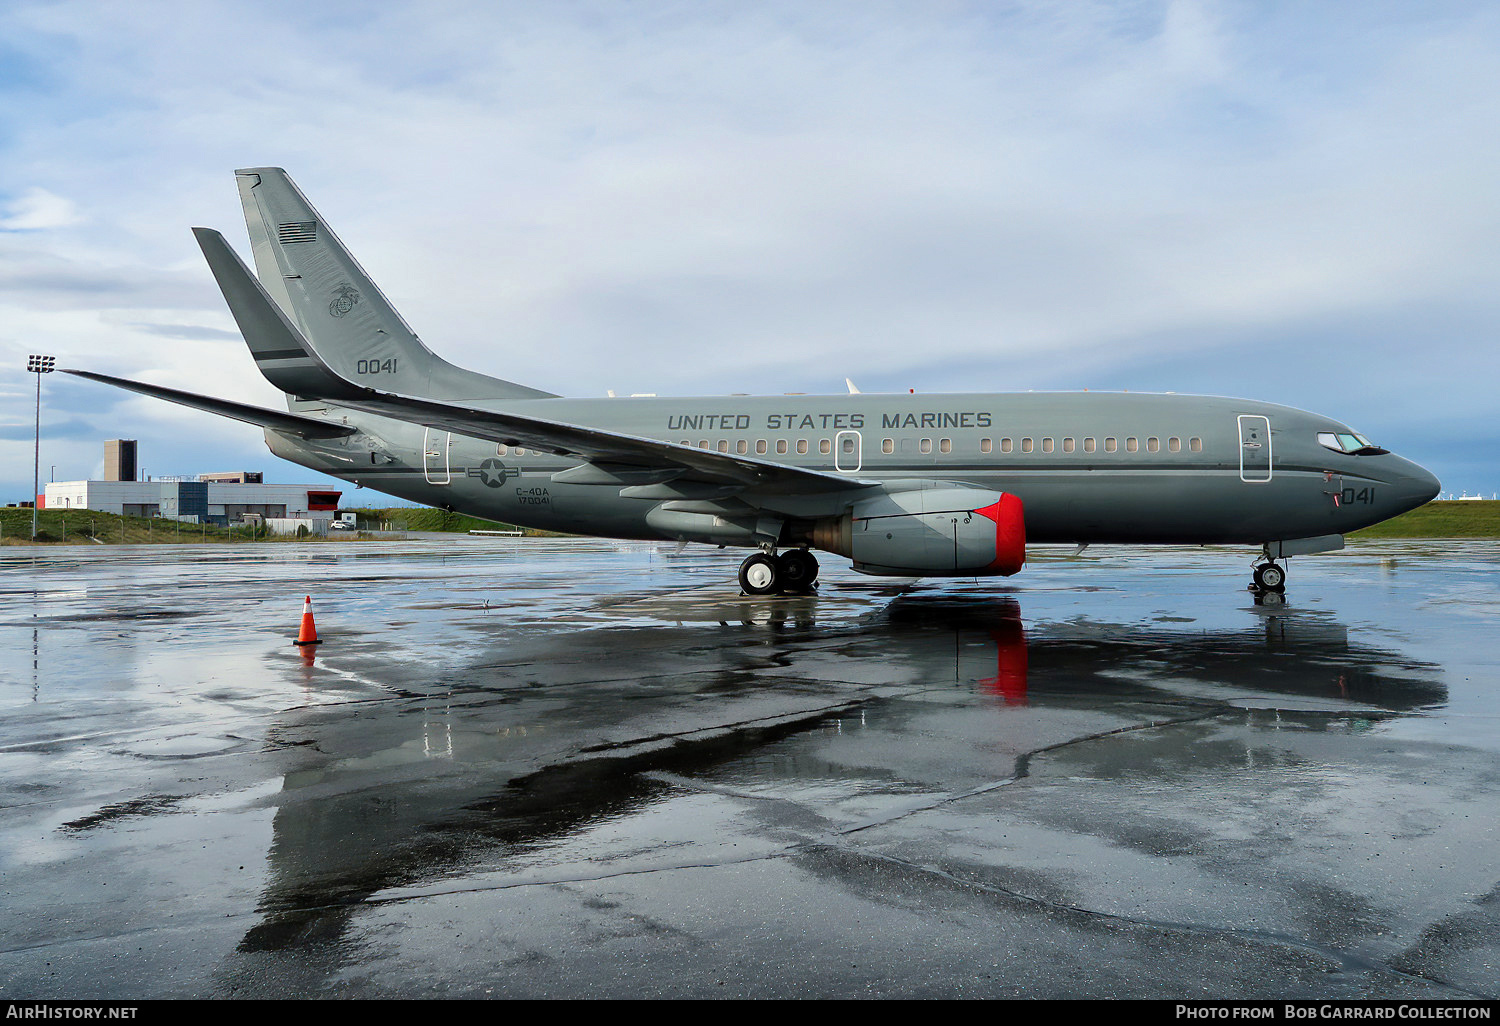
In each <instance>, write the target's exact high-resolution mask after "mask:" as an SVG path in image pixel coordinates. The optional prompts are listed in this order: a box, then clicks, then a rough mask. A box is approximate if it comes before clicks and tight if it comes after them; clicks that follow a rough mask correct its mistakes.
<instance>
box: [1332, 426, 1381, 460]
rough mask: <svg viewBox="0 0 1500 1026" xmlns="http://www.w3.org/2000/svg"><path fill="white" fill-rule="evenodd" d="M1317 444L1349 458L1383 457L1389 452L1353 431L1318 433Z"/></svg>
mask: <svg viewBox="0 0 1500 1026" xmlns="http://www.w3.org/2000/svg"><path fill="white" fill-rule="evenodd" d="M1318 444H1319V445H1321V446H1323V447H1324V448H1325V449H1332V450H1333V451H1334V452H1342V453H1348V454H1349V455H1350V456H1384V455H1385V454H1386V453H1388V452H1390V450H1389V449H1382V448H1381V447H1380V446H1378V445H1376V444H1375V443H1374V442H1372V441H1370V440H1369V439H1368V438H1366V437H1365V436H1364V435H1361V434H1359V433H1357V432H1354V431H1337V432H1335V431H1319V432H1318Z"/></svg>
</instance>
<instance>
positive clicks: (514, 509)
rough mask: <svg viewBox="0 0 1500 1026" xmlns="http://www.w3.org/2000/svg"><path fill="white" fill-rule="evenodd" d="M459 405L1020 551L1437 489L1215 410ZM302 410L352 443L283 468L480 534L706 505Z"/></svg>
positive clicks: (1375, 460) (1283, 412)
mask: <svg viewBox="0 0 1500 1026" xmlns="http://www.w3.org/2000/svg"><path fill="white" fill-rule="evenodd" d="M468 401H469V403H470V404H471V405H473V406H476V407H485V408H491V409H495V410H505V411H511V412H517V413H525V414H526V415H528V416H534V417H537V418H540V419H546V420H552V421H561V422H566V423H572V424H583V425H589V426H592V427H598V428H603V429H606V430H609V431H614V432H619V433H622V434H628V435H636V436H641V437H646V438H652V439H657V440H660V441H664V442H668V443H675V444H680V445H684V446H688V447H696V448H705V449H709V450H711V451H716V452H727V453H729V454H740V455H748V456H751V457H755V458H758V459H763V460H770V461H775V462H777V463H785V464H788V465H791V466H798V467H806V468H812V469H818V470H824V471H831V472H834V473H838V474H845V475H848V476H849V477H851V478H856V477H857V478H859V479H861V480H867V481H868V480H876V481H880V482H882V483H885V484H889V483H891V482H899V481H904V480H913V481H925V482H932V481H943V482H953V483H956V484H961V485H966V486H972V487H975V488H983V489H989V490H993V491H997V492H1005V493H1008V494H1014V495H1017V496H1019V497H1021V498H1022V499H1023V500H1024V503H1025V525H1026V537H1027V539H1028V540H1029V541H1032V542H1044V543H1045V542H1071V543H1108V542H1119V543H1170V544H1256V545H1259V544H1262V543H1265V542H1268V541H1273V540H1289V539H1299V538H1311V537H1318V536H1324V535H1339V534H1345V533H1347V532H1349V531H1353V530H1356V529H1358V528H1360V527H1365V526H1368V525H1370V524H1374V523H1378V522H1379V521H1382V520H1385V519H1387V518H1389V517H1392V516H1395V515H1397V514H1399V513H1401V512H1404V511H1406V510H1408V509H1411V508H1414V507H1415V506H1418V505H1421V504H1422V503H1423V502H1426V501H1427V500H1428V499H1430V498H1431V497H1432V495H1433V494H1435V492H1436V491H1437V481H1436V479H1435V478H1433V477H1432V475H1431V474H1429V473H1428V472H1427V471H1425V470H1423V469H1422V468H1421V467H1419V466H1417V465H1416V464H1414V463H1412V462H1410V461H1409V460H1405V459H1403V458H1401V457H1400V456H1396V455H1394V454H1391V453H1380V454H1374V455H1353V454H1350V453H1346V452H1339V451H1335V450H1333V449H1330V448H1328V447H1326V446H1324V445H1322V444H1320V443H1319V441H1318V435H1319V434H1320V433H1328V432H1348V431H1349V429H1348V428H1347V427H1346V426H1344V425H1342V424H1340V423H1339V422H1337V421H1334V420H1332V419H1330V418H1328V417H1324V416H1321V415H1318V414H1315V413H1309V412H1306V411H1303V410H1297V409H1293V408H1291V407H1287V406H1280V405H1275V404H1270V403H1262V402H1254V401H1250V400H1243V399H1231V398H1222V397H1216V396H1194V395H1174V394H1149V393H1111V392H1056V393H1049V392H1039V393H1015V394H948V395H899V394H898V395H878V394H856V395H832V396H806V395H788V396H779V397H778V396H769V397H767V396H729V397H710V398H657V397H642V398H629V399H625V398H620V399H565V398H555V399H530V400H521V401H517V400H502V401H493V402H491V403H485V402H484V401H483V400H473V399H470V400H468ZM298 408H299V410H300V412H303V413H310V414H313V415H319V416H328V417H332V418H335V419H346V420H347V422H348V423H349V424H351V425H356V426H359V427H360V428H361V430H360V432H359V433H358V434H355V435H352V436H349V437H346V438H340V439H333V440H307V439H302V438H294V437H291V436H288V435H283V434H280V433H278V432H276V431H274V430H268V431H267V432H266V435H267V440H268V442H269V444H270V445H271V448H272V449H273V451H275V452H276V453H277V455H279V456H282V457H283V458H286V459H289V460H292V461H294V462H297V463H300V464H302V465H304V466H307V467H311V468H313V469H316V470H320V471H324V472H326V473H329V474H332V475H334V476H336V477H340V478H342V479H344V480H348V481H351V482H354V483H356V484H358V485H368V486H370V487H373V488H377V489H379V490H380V491H383V492H387V493H389V494H392V495H397V496H400V497H402V498H406V499H410V500H412V501H415V502H421V503H424V504H428V505H433V506H441V507H446V508H451V509H454V510H457V511H460V512H464V513H469V514H472V515H474V516H479V517H485V518H488V519H492V520H499V521H504V522H507V523H512V524H517V525H521V526H526V527H534V528H540V529H546V530H555V531H565V532H566V531H576V532H579V533H586V534H590V535H602V536H607V537H617V538H635V539H644V538H661V537H664V536H669V535H664V532H663V531H661V530H660V529H658V528H657V527H654V526H653V525H652V524H650V523H648V521H647V515H648V513H650V511H651V510H652V509H653V508H654V507H656V506H658V505H659V504H661V503H662V502H664V501H672V500H678V501H689V502H690V501H692V500H694V499H712V498H713V496H712V495H709V494H707V493H701V492H699V493H695V492H693V491H692V490H691V489H688V490H687V491H674V486H673V484H672V483H671V482H670V481H665V482H662V481H652V480H649V479H634V480H631V479H625V480H598V479H597V478H596V479H595V480H596V481H597V483H575V482H574V481H571V480H569V479H568V475H567V473H566V472H568V471H570V470H573V468H576V467H578V466H579V463H580V461H579V460H577V459H576V458H568V457H560V456H557V455H554V454H552V453H550V452H543V451H537V450H534V449H527V448H525V447H520V448H519V449H518V448H517V447H514V446H505V445H497V444H496V443H494V442H490V441H485V440H481V439H476V438H471V437H465V436H462V435H458V434H456V433H453V434H450V433H448V432H445V431H441V430H438V429H432V428H423V427H421V426H419V425H413V424H411V423H408V422H404V421H397V420H392V419H388V418H384V417H379V416H375V415H371V414H368V413H363V412H357V411H345V410H340V408H339V407H337V406H336V405H333V404H322V405H320V404H306V405H303V404H298ZM319 411H326V412H321V413H320V412H319ZM558 475H562V478H561V479H559V477H558ZM574 476H575V477H576V476H577V475H574ZM742 494H743V493H742ZM751 498H753V495H752V496H751ZM796 502H797V507H798V508H797V509H796V510H795V513H796V515H798V516H801V517H805V518H807V519H809V520H815V519H817V518H820V517H826V516H834V515H837V514H838V512H840V510H842V509H843V508H844V507H845V506H847V504H848V502H849V496H848V493H847V492H837V493H835V492H832V491H830V492H826V493H822V494H820V493H817V492H811V493H809V494H806V495H803V496H799V497H797V500H796ZM782 504H783V506H784V505H785V504H786V500H785V499H783V500H782Z"/></svg>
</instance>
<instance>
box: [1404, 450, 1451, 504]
mask: <svg viewBox="0 0 1500 1026" xmlns="http://www.w3.org/2000/svg"><path fill="white" fill-rule="evenodd" d="M1401 462H1402V463H1403V464H1404V466H1403V467H1402V473H1401V474H1400V476H1399V477H1397V478H1396V480H1395V481H1394V482H1393V484H1395V486H1396V488H1397V492H1398V495H1399V497H1400V501H1401V506H1402V508H1403V510H1408V509H1416V508H1417V507H1418V506H1421V505H1424V504H1426V503H1428V502H1431V501H1432V500H1433V499H1435V498H1437V494H1438V492H1440V491H1442V490H1443V485H1442V483H1441V482H1440V481H1438V479H1437V478H1436V477H1435V476H1433V474H1432V473H1431V472H1430V471H1428V470H1427V469H1426V468H1425V467H1420V466H1418V465H1417V464H1415V463H1413V462H1411V461H1410V460H1402V461H1401Z"/></svg>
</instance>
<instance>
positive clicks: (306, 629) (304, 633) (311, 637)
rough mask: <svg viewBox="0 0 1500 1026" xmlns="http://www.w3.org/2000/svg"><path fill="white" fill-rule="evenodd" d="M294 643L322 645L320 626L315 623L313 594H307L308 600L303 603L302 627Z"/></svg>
mask: <svg viewBox="0 0 1500 1026" xmlns="http://www.w3.org/2000/svg"><path fill="white" fill-rule="evenodd" d="M293 644H295V645H321V644H322V642H321V641H319V640H318V628H317V627H315V626H314V625H313V617H312V596H311V595H309V596H307V600H306V601H305V602H303V603H302V629H301V630H299V631H298V632H297V640H296V641H295V642H293Z"/></svg>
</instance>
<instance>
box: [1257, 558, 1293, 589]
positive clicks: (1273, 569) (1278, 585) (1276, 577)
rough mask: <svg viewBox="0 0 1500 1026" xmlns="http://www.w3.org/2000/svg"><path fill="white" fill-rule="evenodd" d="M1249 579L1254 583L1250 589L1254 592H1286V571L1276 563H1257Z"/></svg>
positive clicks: (1268, 561)
mask: <svg viewBox="0 0 1500 1026" xmlns="http://www.w3.org/2000/svg"><path fill="white" fill-rule="evenodd" d="M1251 577H1252V578H1253V580H1254V582H1255V583H1254V584H1253V585H1251V587H1253V588H1254V589H1255V590H1256V591H1286V571H1285V570H1283V569H1282V568H1281V566H1280V564H1278V563H1275V562H1273V561H1270V560H1267V561H1266V562H1264V563H1257V564H1256V565H1255V569H1254V570H1253V571H1252V572H1251Z"/></svg>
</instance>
